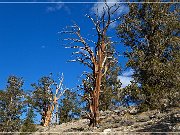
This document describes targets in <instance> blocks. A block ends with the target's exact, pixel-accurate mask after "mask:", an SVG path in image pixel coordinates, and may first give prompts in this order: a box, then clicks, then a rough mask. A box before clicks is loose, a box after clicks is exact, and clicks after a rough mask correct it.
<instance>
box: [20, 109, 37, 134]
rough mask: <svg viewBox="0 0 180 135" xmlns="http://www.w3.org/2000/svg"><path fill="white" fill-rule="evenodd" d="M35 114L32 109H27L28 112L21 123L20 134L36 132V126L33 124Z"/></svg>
mask: <svg viewBox="0 0 180 135" xmlns="http://www.w3.org/2000/svg"><path fill="white" fill-rule="evenodd" d="M35 116H36V115H35V113H34V110H33V108H32V107H29V108H28V112H27V114H26V119H25V120H24V122H23V125H22V127H21V132H35V131H37V128H36V125H35V123H34V118H35Z"/></svg>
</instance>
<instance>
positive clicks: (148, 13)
mask: <svg viewBox="0 0 180 135" xmlns="http://www.w3.org/2000/svg"><path fill="white" fill-rule="evenodd" d="M178 6H179V5H178V4H177V3H174V4H173V3H171V4H170V3H169V4H164V3H143V4H142V3H141V4H129V13H128V14H127V15H125V17H124V21H123V22H122V23H121V24H120V25H119V27H118V29H117V31H118V35H119V37H120V38H121V39H122V41H123V42H124V44H125V45H126V46H128V47H129V49H128V51H127V52H125V55H126V56H127V57H128V59H129V60H128V63H127V66H128V67H131V68H132V69H133V70H134V75H133V77H134V79H135V82H137V83H138V84H139V88H140V91H139V92H140V95H141V97H145V99H144V100H143V103H142V105H143V106H144V107H145V108H146V109H147V108H151V109H155V108H162V109H163V108H164V107H165V106H166V107H168V106H173V105H178V104H179V101H180V100H179V97H180V92H179V88H180V83H179V82H180V77H179V76H180V38H179V29H180V23H179V9H178Z"/></svg>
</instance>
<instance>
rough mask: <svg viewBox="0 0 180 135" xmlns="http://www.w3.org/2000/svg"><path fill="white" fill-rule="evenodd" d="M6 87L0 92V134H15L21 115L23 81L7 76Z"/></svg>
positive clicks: (18, 127) (19, 124)
mask: <svg viewBox="0 0 180 135" xmlns="http://www.w3.org/2000/svg"><path fill="white" fill-rule="evenodd" d="M7 83H8V85H7V87H6V89H5V90H4V91H0V132H16V131H19V129H20V126H21V123H22V121H21V119H20V116H21V115H22V113H23V106H24V105H23V95H24V94H23V90H22V88H21V87H22V86H23V80H22V78H18V77H16V76H9V78H8V82H7Z"/></svg>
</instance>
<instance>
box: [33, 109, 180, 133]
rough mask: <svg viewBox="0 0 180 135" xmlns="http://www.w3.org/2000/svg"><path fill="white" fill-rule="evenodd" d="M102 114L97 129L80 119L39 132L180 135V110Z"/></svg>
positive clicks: (116, 111)
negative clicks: (157, 134)
mask: <svg viewBox="0 0 180 135" xmlns="http://www.w3.org/2000/svg"><path fill="white" fill-rule="evenodd" d="M100 114H101V116H100V119H101V122H100V124H99V126H98V127H95V128H91V127H88V123H89V121H88V120H87V119H80V120H77V121H72V122H68V123H63V124H61V125H56V126H53V125H52V126H50V127H39V130H38V132H41V133H42V134H44V133H50V134H92V133H93V134H121V133H123V134H125V133H128V134H130V133H131V134H145V132H146V134H151V133H148V132H154V133H155V132H156V133H157V132H158V133H159V132H169V133H168V134H180V108H171V109H169V110H167V111H166V112H159V111H158V110H152V111H147V112H143V113H138V112H137V110H136V108H130V109H122V108H120V109H118V110H114V111H104V112H103V111H101V112H100ZM38 132H36V133H38ZM38 134H39V133H38ZM161 134H167V133H161Z"/></svg>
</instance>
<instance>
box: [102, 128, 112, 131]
mask: <svg viewBox="0 0 180 135" xmlns="http://www.w3.org/2000/svg"><path fill="white" fill-rule="evenodd" d="M103 132H111V129H110V128H108V129H104V131H103Z"/></svg>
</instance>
